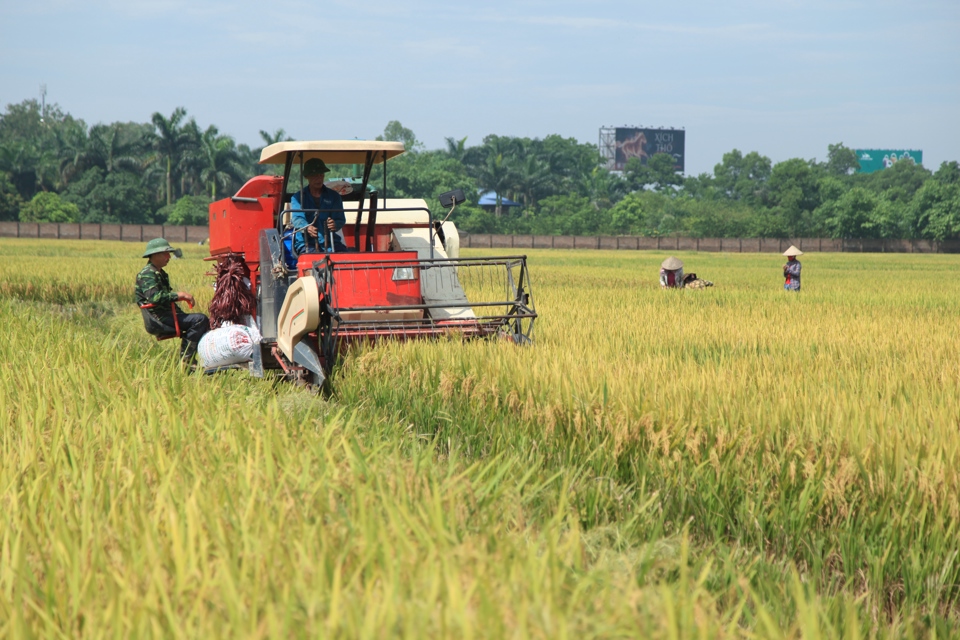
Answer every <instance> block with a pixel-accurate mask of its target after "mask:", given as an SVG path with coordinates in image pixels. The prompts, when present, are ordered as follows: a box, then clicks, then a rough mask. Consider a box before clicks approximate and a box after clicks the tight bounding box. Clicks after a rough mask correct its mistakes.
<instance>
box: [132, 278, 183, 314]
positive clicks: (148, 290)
mask: <svg viewBox="0 0 960 640" xmlns="http://www.w3.org/2000/svg"><path fill="white" fill-rule="evenodd" d="M136 296H137V305H138V306H142V305H145V304H148V303H152V304H153V305H154V307H153V309H150V310H149V311H150V313H151V315H153V316H155V317H156V318H157V320H159V321H160V322H162V323H163V324H165V325H169V326H171V327H172V326H173V315H172V313H171V309H170V303H171V302H176V301H177V292H176V291H174V290H173V289H171V288H170V277H169V276H167V272H166V271H164V270H163V269H158V268H156V267H155V266H153V264H151V263H150V262H148V263H147V264H146V266H145V267H144V268H143V269H141V270H140V273H138V274H137V288H136ZM176 309H177V313H178V314H181V313H183V311H182V310H181V309H180V307H177V308H176Z"/></svg>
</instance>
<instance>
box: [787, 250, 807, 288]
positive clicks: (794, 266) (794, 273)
mask: <svg viewBox="0 0 960 640" xmlns="http://www.w3.org/2000/svg"><path fill="white" fill-rule="evenodd" d="M783 255H785V256H787V264H785V265H783V279H784V283H783V288H784V289H786V290H787V291H800V261H799V260H797V256H802V255H803V251H800V249H797V248H796V247H795V246H793V245H790V248H789V249H787V250H786V251H784V252H783Z"/></svg>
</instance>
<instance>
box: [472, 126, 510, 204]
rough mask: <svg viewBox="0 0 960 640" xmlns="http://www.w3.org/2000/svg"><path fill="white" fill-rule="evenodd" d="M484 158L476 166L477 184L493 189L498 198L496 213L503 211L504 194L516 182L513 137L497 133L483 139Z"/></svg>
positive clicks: (483, 187) (485, 188) (482, 187)
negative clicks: (497, 134)
mask: <svg viewBox="0 0 960 640" xmlns="http://www.w3.org/2000/svg"><path fill="white" fill-rule="evenodd" d="M483 150H484V156H485V157H484V158H483V160H482V161H481V162H480V163H479V164H478V165H477V166H475V167H474V172H475V176H474V178H475V179H476V181H477V184H478V185H479V186H480V188H481V189H484V190H487V191H493V192H494V194H495V195H496V198H497V204H496V209H495V211H496V214H497V215H498V216H499V215H500V214H501V213H502V212H503V196H504V194H505V193H506V192H507V190H508V189H510V188H511V187H512V186H513V185H514V184H515V183H516V179H515V175H514V172H513V171H512V168H511V162H510V160H511V159H512V158H514V157H515V156H516V143H515V142H514V140H513V139H511V138H507V137H500V136H495V135H490V136H487V137H486V138H484V139H483Z"/></svg>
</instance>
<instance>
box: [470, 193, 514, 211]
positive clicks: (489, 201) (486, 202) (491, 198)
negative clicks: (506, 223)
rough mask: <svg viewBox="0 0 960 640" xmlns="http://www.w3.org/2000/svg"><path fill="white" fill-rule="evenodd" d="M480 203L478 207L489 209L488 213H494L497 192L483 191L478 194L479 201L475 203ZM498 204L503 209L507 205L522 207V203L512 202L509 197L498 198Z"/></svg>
mask: <svg viewBox="0 0 960 640" xmlns="http://www.w3.org/2000/svg"><path fill="white" fill-rule="evenodd" d="M477 204H479V205H480V208H481V209H483V210H484V211H489V212H490V213H495V212H496V210H497V194H496V192H495V191H484V192H483V193H481V194H480V201H479V202H478V203H477ZM500 206H501V207H502V209H503V210H505V209H507V208H508V207H522V206H523V205H522V204H520V203H519V202H514V201H513V200H511V199H509V198H500Z"/></svg>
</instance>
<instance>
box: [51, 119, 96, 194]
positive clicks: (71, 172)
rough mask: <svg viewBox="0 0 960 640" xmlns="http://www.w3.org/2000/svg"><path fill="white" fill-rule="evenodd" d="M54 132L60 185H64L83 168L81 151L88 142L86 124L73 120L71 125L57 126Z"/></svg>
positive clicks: (82, 151)
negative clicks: (58, 160)
mask: <svg viewBox="0 0 960 640" xmlns="http://www.w3.org/2000/svg"><path fill="white" fill-rule="evenodd" d="M54 134H55V135H56V139H57V155H58V156H59V159H60V162H59V170H60V185H61V187H66V186H67V185H68V184H69V183H70V181H71V180H73V178H74V177H75V176H76V175H77V174H79V173H82V172H83V171H84V169H85V167H84V166H83V153H84V150H85V149H86V148H87V144H88V138H87V128H86V125H83V124H82V123H76V122H75V123H74V124H73V125H72V126H62V127H57V128H56V129H55V130H54Z"/></svg>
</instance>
